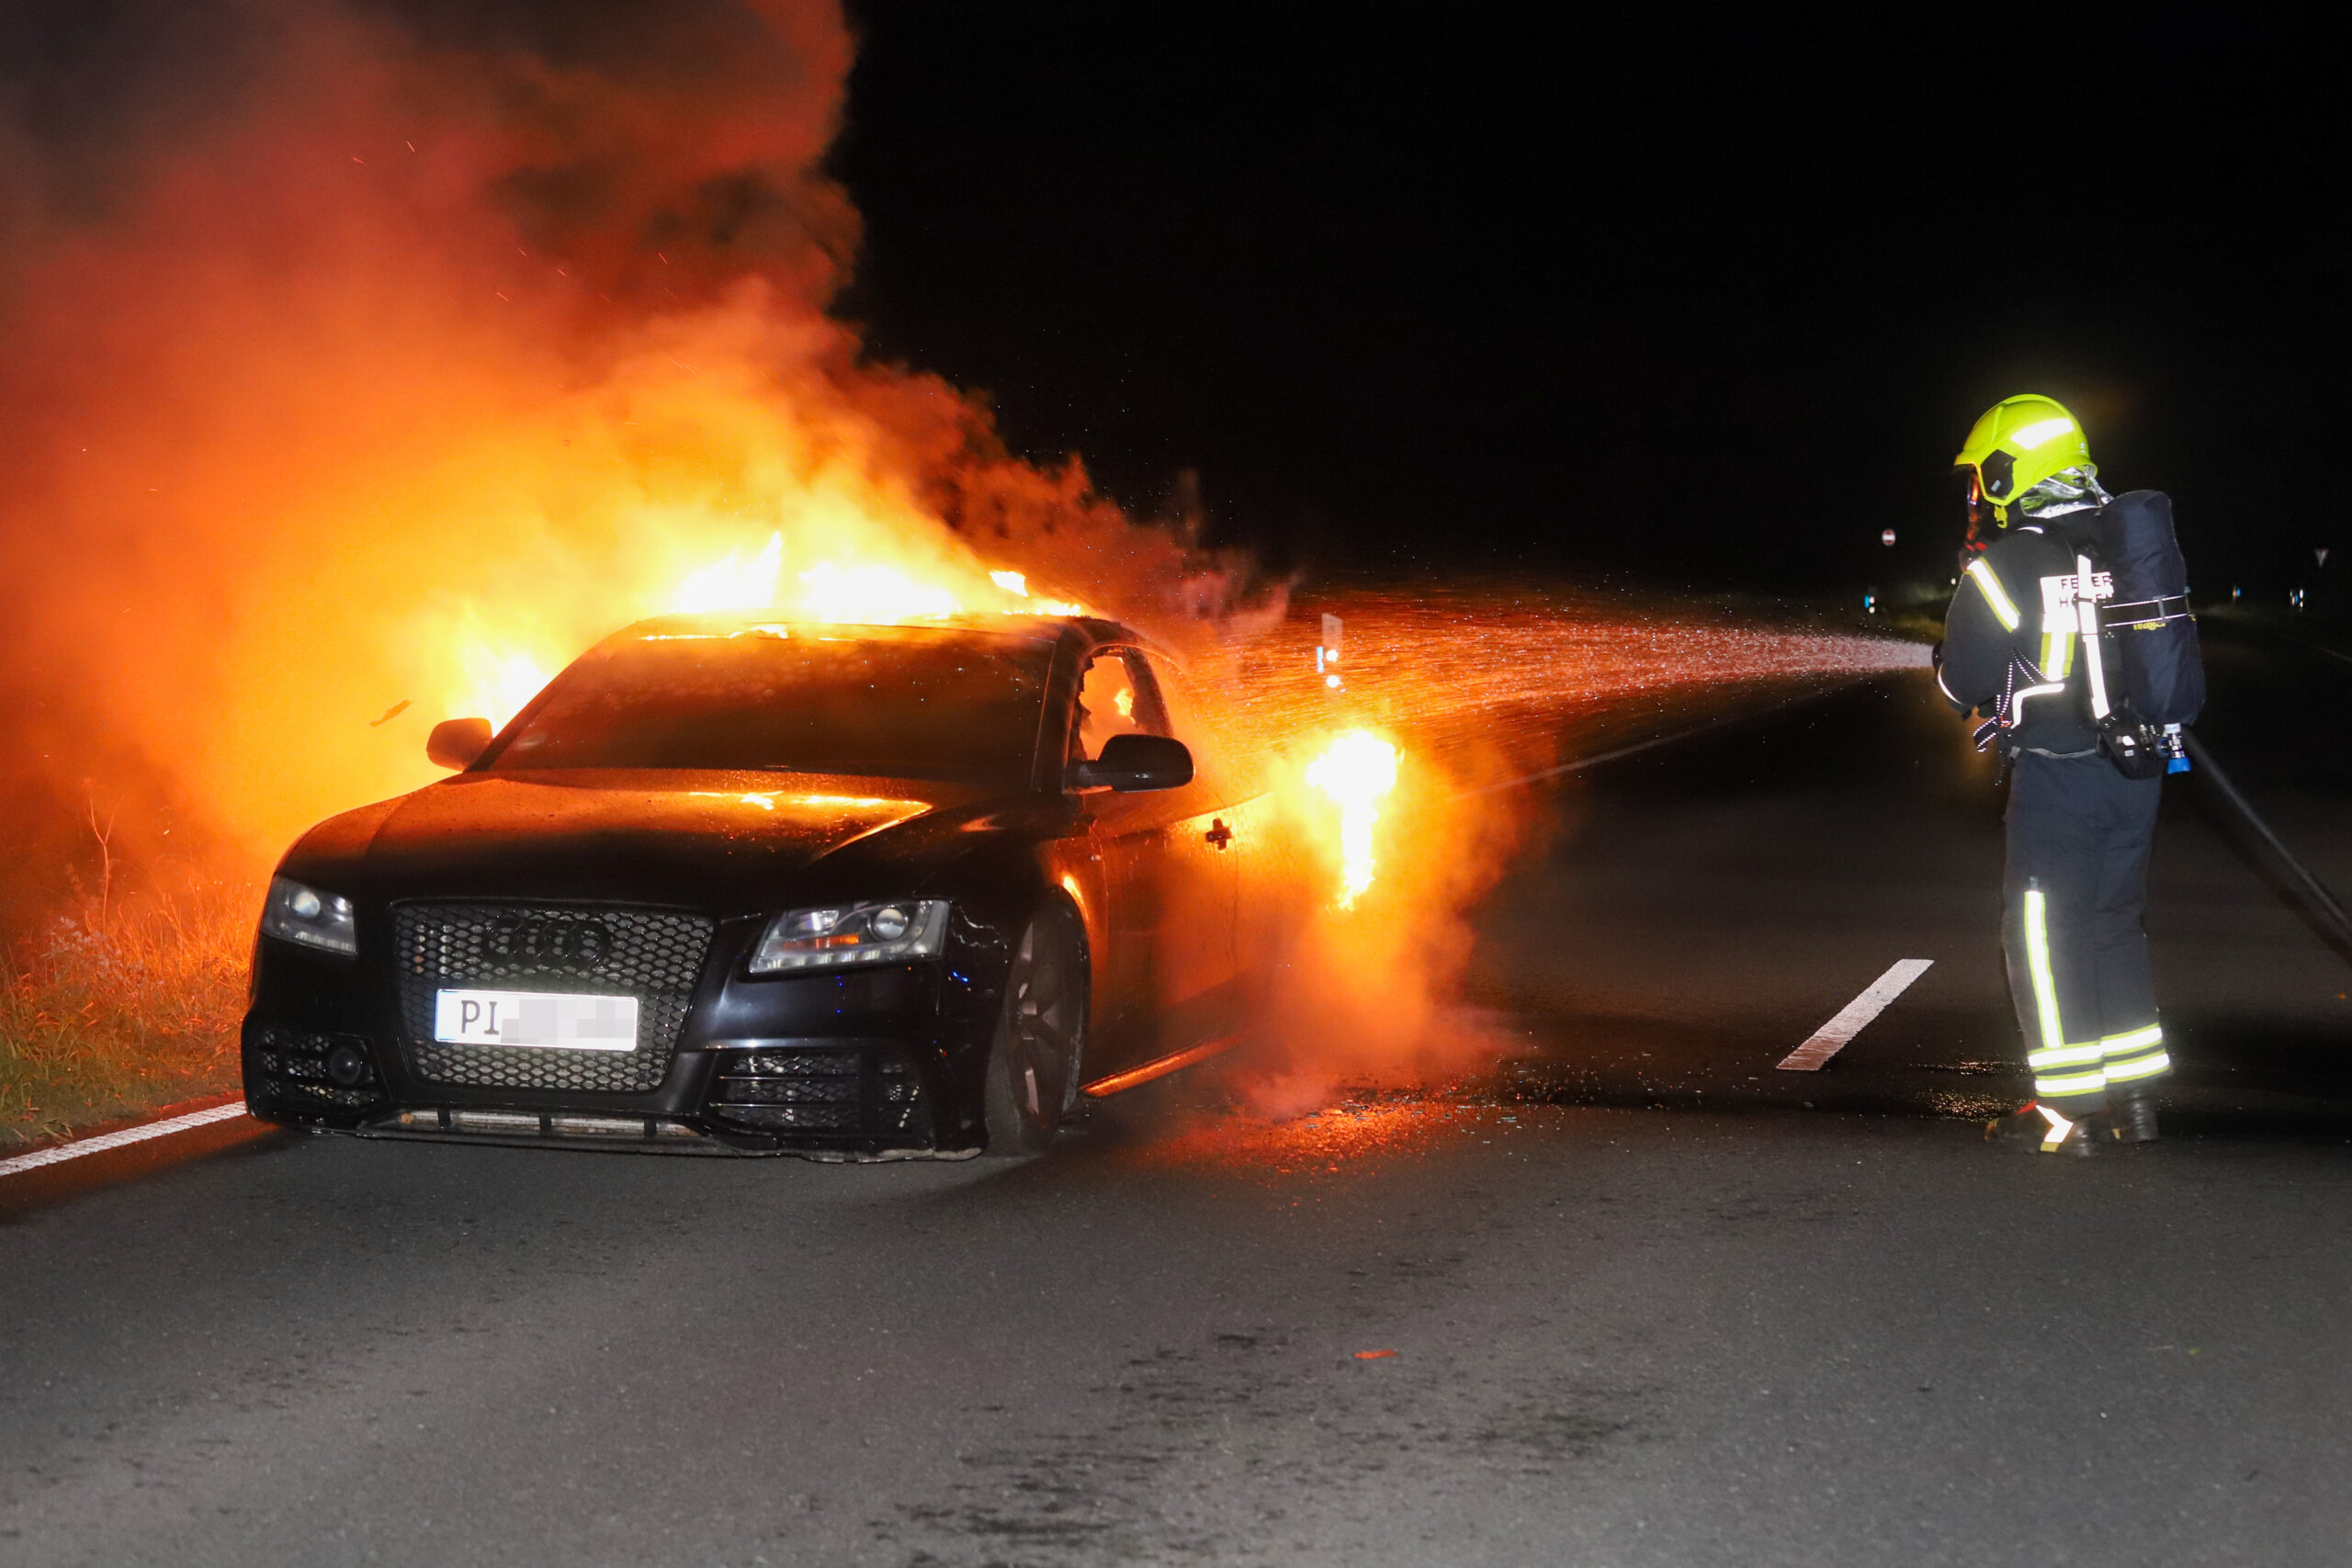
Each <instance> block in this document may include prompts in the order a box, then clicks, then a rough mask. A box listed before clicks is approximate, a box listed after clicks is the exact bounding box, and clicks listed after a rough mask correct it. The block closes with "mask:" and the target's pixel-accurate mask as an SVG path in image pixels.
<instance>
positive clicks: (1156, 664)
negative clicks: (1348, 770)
mask: <svg viewBox="0 0 2352 1568" xmlns="http://www.w3.org/2000/svg"><path fill="white" fill-rule="evenodd" d="M1144 658H1145V662H1146V664H1147V666H1148V668H1149V670H1150V671H1151V672H1152V673H1153V674H1154V675H1155V676H1156V677H1157V678H1158V681H1159V693H1160V697H1161V701H1162V705H1163V706H1164V708H1165V710H1166V712H1167V714H1168V716H1169V722H1170V724H1171V725H1172V726H1173V727H1174V730H1175V733H1176V734H1177V735H1178V737H1179V738H1180V739H1182V740H1183V741H1184V743H1185V745H1186V746H1188V747H1190V748H1191V750H1192V752H1193V762H1194V765H1195V768H1196V770H1197V772H1196V774H1195V777H1196V779H1197V781H1198V783H1199V784H1201V786H1202V787H1203V788H1204V789H1205V790H1206V792H1207V794H1206V795H1205V796H1204V799H1205V801H1206V807H1205V809H1206V813H1207V816H1208V819H1209V820H1210V821H1211V822H1212V823H1214V824H1216V825H1217V826H1218V827H1219V828H1221V829H1223V831H1222V833H1221V835H1220V838H1221V840H1222V842H1223V849H1222V850H1221V854H1222V855H1223V857H1224V858H1225V859H1226V860H1227V861H1228V862H1230V863H1231V870H1232V872H1233V876H1234V886H1235V902H1234V921H1233V958H1234V972H1235V977H1236V980H1237V982H1238V987H1239V989H1240V992H1241V993H1242V996H1243V998H1244V1002H1245V1006H1246V1005H1247V1003H1249V1002H1253V1001H1255V1000H1256V999H1258V998H1261V997H1262V996H1263V994H1264V993H1265V992H1266V990H1267V989H1268V988H1269V987H1271V986H1272V981H1273V978H1274V975H1275V972H1276V971H1277V970H1279V969H1280V968H1281V967H1282V965H1283V964H1284V963H1285V962H1287V960H1288V958H1289V956H1290V948H1291V944H1292V943H1293V942H1294V941H1295V938H1296V937H1297V935H1298V933H1299V931H1300V930H1301V927H1302V919H1301V916H1302V913H1303V911H1304V908H1305V906H1306V900H1307V898H1308V897H1309V895H1308V894H1307V891H1306V889H1307V885H1308V883H1309V882H1310V881H1311V880H1312V878H1313V870H1312V868H1311V867H1310V866H1309V865H1308V864H1307V863H1306V857H1305V854H1304V846H1302V845H1300V844H1299V843H1297V842H1296V841H1295V839H1294V838H1293V837H1292V836H1289V835H1286V834H1285V833H1284V832H1283V817H1282V813H1281V811H1280V810H1279V809H1278V807H1277V803H1276V801H1275V799H1274V796H1273V794H1272V781H1271V780H1270V779H1269V777H1268V776H1267V773H1266V768H1265V766H1264V764H1263V761H1262V760H1261V759H1260V758H1257V757H1254V756H1251V755H1250V754H1249V753H1248V750H1247V749H1246V748H1244V747H1239V746H1236V745H1234V744H1231V743H1229V742H1227V741H1226V740H1225V739H1223V738H1222V737H1221V736H1219V735H1217V734H1215V733H1212V732H1211V731H1210V730H1209V729H1207V728H1204V725H1203V723H1202V713H1203V708H1204V703H1203V702H1202V700H1201V698H1200V696H1199V694H1197V693H1196V692H1195V691H1194V690H1193V685H1192V682H1191V681H1190V680H1189V678H1188V677H1187V676H1186V675H1185V673H1184V671H1182V670H1180V669H1177V668H1175V667H1174V666H1172V665H1170V663H1169V662H1168V661H1167V660H1164V659H1162V658H1161V657H1160V656H1159V655H1158V654H1156V653H1147V654H1146V655H1145V656H1144Z"/></svg>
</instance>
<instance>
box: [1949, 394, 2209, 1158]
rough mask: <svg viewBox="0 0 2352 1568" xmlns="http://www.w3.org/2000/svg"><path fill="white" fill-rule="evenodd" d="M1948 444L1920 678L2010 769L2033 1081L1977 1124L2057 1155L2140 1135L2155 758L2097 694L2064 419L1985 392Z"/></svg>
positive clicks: (2004, 939) (2087, 476)
mask: <svg viewBox="0 0 2352 1568" xmlns="http://www.w3.org/2000/svg"><path fill="white" fill-rule="evenodd" d="M1954 462H1955V464H1956V465H1957V469H1956V474H1955V478H1956V479H1957V480H1958V482H1959V485H1960V487H1961V488H1962V491H1963V493H1964V495H1965V497H1966V500H1967V503H1968V507H1969V514H1970V515H1969V522H1970V529H1969V545H1968V548H1967V550H1966V551H1965V552H1964V554H1963V559H1964V561H1965V563H1966V564H1965V568H1964V570H1963V573H1962V578H1961V581H1960V582H1959V585H1958V587H1957V590H1956V592H1954V594H1953V596H1952V602H1951V613H1950V614H1949V615H1947V616H1946V618H1945V622H1944V637H1945V640H1944V643H1943V646H1942V647H1941V648H1940V649H1938V650H1937V660H1936V678H1937V681H1938V682H1939V684H1940V685H1941V687H1942V688H1943V693H1944V695H1945V696H1946V697H1947V698H1949V699H1950V700H1951V704H1952V705H1953V706H1954V707H1955V708H1956V709H1958V710H1959V711H1960V712H1961V713H1962V714H1967V713H1969V712H1970V711H1971V710H1976V711H1977V712H1978V713H1979V714H1980V715H1981V716H1984V717H1985V718H1986V720H1987V722H1986V723H1985V726H1984V728H1982V729H1980V730H1979V731H1978V743H1979V745H1980V746H1981V745H1984V744H1987V743H1991V742H1996V743H1997V744H1998V746H1999V748H2000V751H2001V755H2002V758H2003V760H2004V761H2005V762H2006V763H2007V766H2008V768H2009V769H2011V770H2012V782H2011V784H2010V789H2009V802H2008V809H2007V814H2006V818H2007V829H2008V855H2007V869H2006V873H2005V874H2004V877H2003V880H2002V904H2003V908H2002V927H2001V945H2002V952H2003V953H2004V955H2005V956H2006V958H2007V964H2008V975H2009V990H2010V994H2011V998H2012V999H2013V1001H2014V1002H2015V1004H2016V1008H2017V1015H2018V1028H2019V1029H2020V1030H2021V1031H2022V1032H2023V1033H2024V1036H2025V1040H2026V1052H2027V1055H2026V1060H2027V1063H2028V1065H2029V1066H2030V1068H2031V1070H2032V1073H2033V1090H2034V1099H2033V1100H2032V1102H2030V1104H2028V1105H2027V1106H2026V1107H2025V1108H2024V1109H2023V1110H2021V1111H2018V1112H2017V1113H2016V1114H2015V1115H2014V1116H2011V1117H2007V1118H2004V1119H2002V1120H2000V1121H1997V1122H1994V1123H1992V1125H1991V1127H1990V1128H1988V1130H1987V1131H1988V1135H1990V1136H1993V1137H1996V1138H1998V1139H2000V1140H2002V1141H2005V1142H2007V1141H2017V1140H2022V1141H2024V1142H2025V1143H2027V1144H2029V1145H2030V1146H2031V1147H2034V1148H2036V1149H2039V1150H2041V1151H2042V1152H2044V1153H2049V1154H2059V1155H2087V1154H2090V1153H2093V1152H2094V1151H2095V1150H2097V1149H2098V1148H2099V1147H2101V1146H2103V1145H2111V1144H2113V1143H2117V1142H2121V1143H2132V1144H2137V1143H2145V1142H2148V1141H2151V1140H2153V1139H2154V1137H2155V1136H2156V1116H2155V1104H2154V1098H2153V1091H2154V1088H2155V1085H2156V1083H2157V1082H2158V1080H2159V1079H2161V1078H2162V1077H2164V1076H2165V1073H2166V1072H2168V1071H2169V1070H2170V1068H2171V1066H2172V1064H2171V1059H2170V1058H2169V1057H2168V1056H2167V1055H2165V1038H2164V1029H2163V1026H2162V1024H2161V1023H2160V1022H2159V1021H2158V1019H2157V1016H2156V998H2155V988H2154V979H2153V976H2151V973H2150V968H2149V961H2148V938H2147V933H2146V931H2144V930H2143V929H2142V926H2141V910H2142V908H2143V904H2144V903H2145V901H2146V896H2147V879H2148V853H2149V849H2150V846H2151V843H2152V841H2153V840H2154V834H2155V826H2156V807H2157V803H2158V799H2159V796H2160V795H2161V793H2162V790H2163V787H2164V769H2163V765H2162V762H2161V760H2158V761H2156V763H2155V765H2154V768H2153V770H2152V769H2151V768H2150V767H2149V766H2146V765H2143V763H2145V762H2146V761H2148V759H2146V758H2145V757H2136V758H2135V757H2134V756H2132V755H2131V754H2130V751H2131V736H2132V734H2133V733H2134V732H2133V731H2132V730H2131V728H2129V727H2125V728H2122V729H2120V730H2119V726H2118V716H2117V715H2116V714H2115V713H2114V712H2113V711H2112V710H2113V708H2114V706H2115V704H2116V702H2117V701H2118V700H2120V699H2119V698H2118V697H2116V696H2115V695H2114V694H2115V693H2116V692H2118V691H2120V687H2119V686H2118V685H2116V684H2115V682H2117V676H2118V672H2119V669H2120V664H2121V659H2120V656H2119V653H2118V644H2119V639H2118V637H2117V635H2116V633H2115V632H2114V631H2113V630H2112V629H2109V628H2110V627H2112V626H2113V625H2114V624H2115V623H2112V622H2109V623H2107V624H2106V626H2103V625H2102V622H2101V619H2100V610H2101V605H2100V602H2099V598H2098V595H2099V594H2100V593H2102V592H2109V591H2110V590H2111V584H2112V577H2111V575H2110V574H2108V573H2104V572H2101V571H2099V570H2097V567H2098V561H2099V558H2100V554H2099V545H2100V537H2101V524H2102V522H2103V521H2108V522H2109V524H2110V529H2109V532H2110V535H2111V532H2112V528H2111V524H2112V519H2110V518H2108V517H2107V516H2106V514H2107V513H2109V509H2110V508H2111V507H2114V506H2116V505H2118V504H2119V503H2117V502H2115V500H2114V498H2111V497H2109V494H2108V493H2107V491H2105V490H2103V489H2102V488H2100V485H2099V482H2098V465H2096V464H2095V463H2093V462H2092V461H2091V455H2090V447H2089V445H2088V443H2087V442H2086V440H2085V438H2084V434H2083V429H2082V426H2081V424H2080V423H2079V422H2077V421H2076V420H2075V416H2074V415H2073V414H2072V413H2071V412H2068V411H2067V410H2066V409H2065V408H2064V407H2063V406H2061V405H2060V404H2059V403H2057V402H2055V401H2053V400H2051V399H2049V398H2044V397H2037V396H2030V395H2028V396H2021V397H2014V398H2006V399H2004V400H2001V401H2000V402H1998V403H1996V404H1995V405H1994V406H1993V407H1992V408H1990V409H1988V410H1986V411H1985V414H1984V416H1983V417H1982V418H1980V419H1979V420H1977V422H1976V423H1975V426H1974V428H1973V429H1971V430H1970V431H1969V433H1968V440H1967V443H1966V445H1965V446H1962V449H1961V452H1960V455H1959V457H1956V458H1955V459H1954ZM2124 501H2125V502H2130V503H2131V505H2132V506H2134V507H2138V508H2141V509H2142V510H2143V513H2149V514H2155V515H2160V516H2161V518H2162V520H2163V524H2164V528H2165V536H2166V537H2167V538H2169V536H2170V526H2171V525H2170V518H2171V507H2170V502H2166V501H2165V498H2164V497H2162V496H2160V495H2156V494H2155V493H2154V492H2153V491H2138V492H2134V493H2133V494H2132V495H2131V496H2128V497H2125V498H2124ZM2137 514H2138V513H2135V515H2137ZM2178 608H2179V611H2180V613H2181V615H2184V616H2185V615H2186V604H2185V600H2184V601H2183V602H2182V604H2180V605H2179V606H2178ZM2192 635H2193V633H2192ZM2199 696H2200V698H2201V678H2200V684H2199ZM2119 733H2120V734H2121V736H2122V748H2123V749H2122V750H2120V751H2119V750H2118V749H2117V736H2118V734H2119ZM2137 733H2138V734H2139V735H2140V736H2141V738H2142V739H2148V738H2149V737H2151V736H2154V739H2156V740H2157V741H2158V742H2159V744H2160V743H2161V741H2162V739H2163V736H2162V735H2161V734H2158V733H2157V732H2154V731H2151V730H2148V729H2147V728H2145V727H2142V728H2140V729H2139V730H2138V731H2137ZM2172 733H2173V734H2176V735H2177V726H2176V727H2174V729H2173V731H2172ZM2103 742H2104V744H2103ZM2127 769H2128V770H2129V771H2128V772H2127ZM2135 774H2136V775H2138V776H2133V775H2135Z"/></svg>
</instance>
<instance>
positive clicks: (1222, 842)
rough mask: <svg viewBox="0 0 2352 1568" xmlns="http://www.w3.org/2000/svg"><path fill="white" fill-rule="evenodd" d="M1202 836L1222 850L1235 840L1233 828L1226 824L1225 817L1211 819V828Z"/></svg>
mask: <svg viewBox="0 0 2352 1568" xmlns="http://www.w3.org/2000/svg"><path fill="white" fill-rule="evenodd" d="M1201 837H1202V838H1204V839H1206V840H1208V841H1209V842H1210V843H1212V844H1215V845H1216V847H1217V848H1218V849H1220V850H1221V849H1223V848H1225V846H1226V845H1227V844H1229V843H1231V842H1233V829H1230V828H1228V827H1227V826H1226V825H1225V819H1224V818H1221V817H1213V818H1210V819H1209V830H1208V831H1207V832H1205V833H1204V834H1202V835H1201Z"/></svg>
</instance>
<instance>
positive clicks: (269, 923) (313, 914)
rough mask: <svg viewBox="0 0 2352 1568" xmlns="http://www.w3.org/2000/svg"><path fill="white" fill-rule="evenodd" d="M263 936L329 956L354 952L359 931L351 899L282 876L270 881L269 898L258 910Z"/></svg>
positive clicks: (357, 949) (357, 946) (274, 877)
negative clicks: (325, 953) (318, 950)
mask: <svg viewBox="0 0 2352 1568" xmlns="http://www.w3.org/2000/svg"><path fill="white" fill-rule="evenodd" d="M261 930H262V934H263V935H264V936H274V937H276V938H277V939H278V940H279V941H281V942H299V943H300V944H301V945H302V946H304V947H316V948H322V949H324V950H325V951H326V952H328V953H357V952H358V951H359V928H358V926H357V925H356V924H355V923H354V922H353V920H352V918H351V900H350V899H348V898H345V897H339V896H338V895H336V894H333V893H322V892H320V891H319V890H318V889H317V888H315V887H305V886H302V885H301V884H300V883H299V882H290V881H288V880H287V879H286V878H285V877H282V876H273V877H271V878H270V879H269V897H268V899H267V900H266V901H265V902H264V903H263V905H262V907H261Z"/></svg>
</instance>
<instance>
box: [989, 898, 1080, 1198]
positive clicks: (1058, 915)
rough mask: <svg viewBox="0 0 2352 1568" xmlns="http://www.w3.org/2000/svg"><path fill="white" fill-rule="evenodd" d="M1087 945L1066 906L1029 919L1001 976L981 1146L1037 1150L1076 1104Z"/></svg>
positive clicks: (1005, 1152)
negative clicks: (1001, 995)
mask: <svg viewBox="0 0 2352 1568" xmlns="http://www.w3.org/2000/svg"><path fill="white" fill-rule="evenodd" d="M1087 991H1088V987H1087V969H1086V946H1085V942H1084V940H1083V938H1082V937H1081V936H1080V928H1079V924H1078V921H1077V919H1076V918H1075V917H1074V916H1073V915H1072V914H1071V913H1070V912H1069V909H1067V908H1060V907H1049V908H1046V910H1044V911H1043V912H1042V913H1040V914H1039V915H1038V916H1037V918H1036V919H1034V920H1032V921H1030V922H1029V928H1028V930H1026V931H1023V932H1022V933H1021V944H1020V945H1019V946H1018V947H1017V948H1015V949H1014V950H1013V954H1012V969H1011V970H1010V971H1009V972H1008V973H1007V974H1006V976H1005V982H1004V1008H1003V1010H1002V1011H1001V1013H1000V1014H999V1015H998V1018H997V1026H996V1039H995V1042H994V1043H992V1044H991V1045H990V1046H989V1065H988V1077H987V1083H986V1089H985V1093H984V1096H983V1099H982V1102H981V1111H982V1115H983V1117H984V1118H985V1121H986V1131H987V1135H988V1153H989V1154H991V1155H994V1156H1000V1157H1002V1156H1014V1157H1018V1156H1024V1155H1034V1154H1039V1153H1042V1152H1043V1151H1044V1150H1045V1148H1046V1145H1048V1144H1050V1143H1052V1142H1053V1140H1054V1134H1055V1133H1056V1132H1057V1130H1058V1129H1059V1128H1060V1126H1061V1124H1062V1120H1063V1118H1065V1117H1066V1116H1068V1115H1069V1112H1070V1109H1071V1108H1072V1107H1073V1106H1075V1105H1076V1104H1077V1103H1078V1079H1079V1071H1080V1066H1082V1065H1083V1062H1084V1060H1085V1055H1086V1013H1087Z"/></svg>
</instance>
